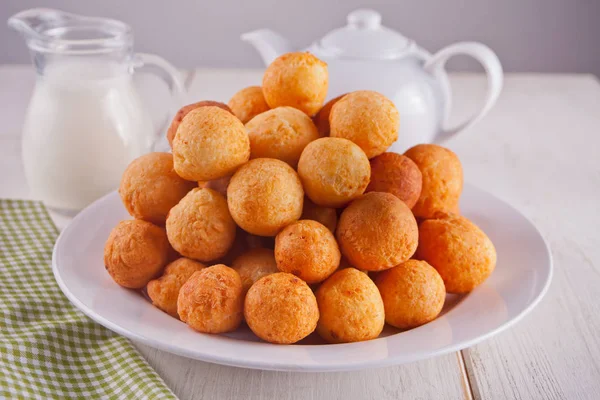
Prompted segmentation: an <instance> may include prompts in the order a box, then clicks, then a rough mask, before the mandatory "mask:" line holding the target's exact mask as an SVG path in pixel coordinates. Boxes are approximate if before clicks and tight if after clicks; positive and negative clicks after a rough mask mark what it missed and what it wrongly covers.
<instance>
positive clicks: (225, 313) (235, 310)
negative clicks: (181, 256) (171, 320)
mask: <svg viewBox="0 0 600 400" xmlns="http://www.w3.org/2000/svg"><path fill="white" fill-rule="evenodd" d="M243 309H244V294H243V289H242V280H241V279H240V276H239V275H238V273H237V272H235V270H233V269H231V268H229V267H228V266H226V265H223V264H217V265H213V266H212V267H208V268H204V269H202V270H200V271H198V272H194V273H193V274H192V276H191V277H190V278H189V279H188V280H187V281H186V282H185V283H184V284H183V286H182V287H181V290H180V291H179V297H178V298H177V313H178V314H179V317H180V318H181V320H182V321H183V322H185V323H187V324H188V325H189V326H190V327H192V328H193V329H195V330H197V331H198V332H203V333H224V332H231V331H234V330H235V329H237V327H238V326H239V325H240V323H241V322H242V317H243Z"/></svg>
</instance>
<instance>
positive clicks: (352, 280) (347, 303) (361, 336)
mask: <svg viewBox="0 0 600 400" xmlns="http://www.w3.org/2000/svg"><path fill="white" fill-rule="evenodd" d="M316 297H317V304H318V305H319V314H320V318H319V323H318V324H317V333H318V334H319V335H320V336H321V337H322V338H323V339H325V340H326V341H328V342H330V343H349V342H360V341H363V340H371V339H375V338H377V337H378V336H379V334H380V333H381V331H382V330H383V325H384V324H385V315H384V308H383V301H382V300H381V295H380V294H379V290H377V286H375V284H374V283H373V281H372V280H371V278H369V277H368V276H367V275H365V274H363V273H362V272H360V271H359V270H357V269H354V268H346V269H342V270H339V271H337V272H336V273H335V274H333V275H331V277H329V278H328V279H327V280H326V281H325V282H323V283H322V284H321V286H319V289H317V293H316Z"/></svg>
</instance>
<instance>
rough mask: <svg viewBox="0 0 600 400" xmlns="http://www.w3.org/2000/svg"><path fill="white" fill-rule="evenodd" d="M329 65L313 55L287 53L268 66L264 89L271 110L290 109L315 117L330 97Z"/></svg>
mask: <svg viewBox="0 0 600 400" xmlns="http://www.w3.org/2000/svg"><path fill="white" fill-rule="evenodd" d="M328 85H329V75H328V72H327V64H326V63H324V62H323V61H321V60H319V59H318V58H317V57H315V56H313V55H312V54H310V53H303V52H297V53H287V54H283V55H281V56H279V57H277V58H276V59H275V61H273V62H272V63H271V65H269V66H268V67H267V70H266V71H265V75H264V76H263V82H262V88H263V94H264V95H265V100H266V101H267V104H268V105H269V107H271V108H275V107H281V106H290V107H294V108H297V109H298V110H300V111H302V112H304V113H306V114H307V115H308V116H313V115H315V113H316V112H317V111H319V109H320V108H321V106H322V105H323V103H324V102H325V97H327V87H328Z"/></svg>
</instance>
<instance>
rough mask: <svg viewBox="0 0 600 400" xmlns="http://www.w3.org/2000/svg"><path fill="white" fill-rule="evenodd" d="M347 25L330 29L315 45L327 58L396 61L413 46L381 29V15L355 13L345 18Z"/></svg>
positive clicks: (372, 12)
mask: <svg viewBox="0 0 600 400" xmlns="http://www.w3.org/2000/svg"><path fill="white" fill-rule="evenodd" d="M347 22H348V23H347V25H346V26H344V27H343V28H338V29H334V30H333V31H331V32H329V33H328V34H327V35H325V36H324V37H323V38H322V39H321V40H320V41H319V43H318V44H317V46H315V47H317V49H318V50H317V51H318V52H319V53H323V54H325V55H327V56H330V57H339V58H359V59H393V58H398V57H400V56H401V55H403V54H404V53H406V52H407V51H408V50H410V49H411V48H412V46H413V44H414V42H413V41H412V40H409V39H407V38H406V37H405V36H403V35H401V34H400V33H398V32H396V31H394V30H392V29H389V28H386V27H384V26H381V14H379V13H378V12H376V11H374V10H368V9H359V10H355V11H352V12H351V13H350V14H348V17H347Z"/></svg>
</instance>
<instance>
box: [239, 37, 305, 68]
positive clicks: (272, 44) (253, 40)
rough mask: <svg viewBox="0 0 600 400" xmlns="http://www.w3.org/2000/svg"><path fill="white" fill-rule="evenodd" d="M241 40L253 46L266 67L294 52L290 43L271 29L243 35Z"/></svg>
mask: <svg viewBox="0 0 600 400" xmlns="http://www.w3.org/2000/svg"><path fill="white" fill-rule="evenodd" d="M241 39H242V40H243V41H245V42H249V43H250V44H252V45H253V46H254V47H255V48H256V50H257V51H258V53H259V54H260V56H261V57H262V59H263V62H264V63H265V65H269V64H271V62H272V61H273V60H275V59H276V58H277V57H278V56H280V55H282V54H284V53H289V52H291V51H294V50H293V48H292V45H291V44H290V42H289V41H288V40H287V39H286V38H284V37H283V36H281V35H280V34H278V33H276V32H273V31H272V30H270V29H259V30H256V31H252V32H247V33H244V34H242V36H241Z"/></svg>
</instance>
